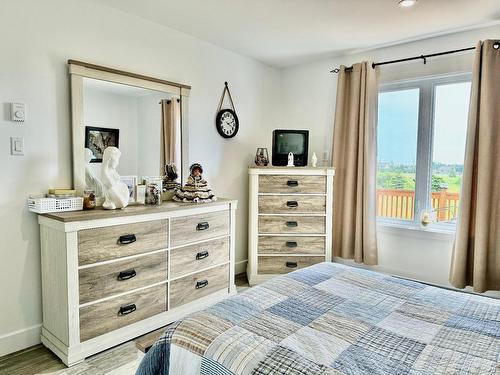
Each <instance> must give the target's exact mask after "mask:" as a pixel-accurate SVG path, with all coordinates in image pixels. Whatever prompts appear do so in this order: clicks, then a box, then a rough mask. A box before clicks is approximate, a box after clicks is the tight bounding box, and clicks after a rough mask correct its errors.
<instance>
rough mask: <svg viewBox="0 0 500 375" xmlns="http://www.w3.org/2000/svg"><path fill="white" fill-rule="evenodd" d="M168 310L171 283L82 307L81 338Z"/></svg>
mask: <svg viewBox="0 0 500 375" xmlns="http://www.w3.org/2000/svg"><path fill="white" fill-rule="evenodd" d="M166 310H167V285H166V284H162V285H159V286H155V287H152V288H147V289H144V290H141V291H139V292H135V293H131V294H127V295H124V296H120V297H116V298H112V299H110V300H107V301H103V302H99V303H96V304H93V305H90V306H86V307H82V308H80V341H86V340H89V339H91V338H94V337H97V336H99V335H102V334H104V333H107V332H111V331H113V330H115V329H118V328H121V327H125V326H127V325H129V324H132V323H135V322H138V321H140V320H143V319H146V318H149V317H151V316H153V315H156V314H159V313H161V312H164V311H166Z"/></svg>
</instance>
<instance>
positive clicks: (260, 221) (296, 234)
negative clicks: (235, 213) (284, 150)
mask: <svg viewBox="0 0 500 375" xmlns="http://www.w3.org/2000/svg"><path fill="white" fill-rule="evenodd" d="M248 173H249V184H250V186H249V217H248V231H249V232H248V266H247V276H248V281H249V283H250V285H254V284H257V283H259V282H261V281H264V280H267V279H269V278H271V277H273V276H276V275H278V274H283V273H287V272H290V271H294V270H296V269H299V268H303V267H307V266H310V265H312V264H315V263H319V262H324V261H331V248H332V203H333V177H334V174H335V170H334V169H333V168H309V167H296V168H288V167H265V168H249V170H248Z"/></svg>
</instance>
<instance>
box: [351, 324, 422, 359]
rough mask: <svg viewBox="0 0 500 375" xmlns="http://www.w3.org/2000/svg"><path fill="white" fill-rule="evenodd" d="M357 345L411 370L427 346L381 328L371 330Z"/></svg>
mask: <svg viewBox="0 0 500 375" xmlns="http://www.w3.org/2000/svg"><path fill="white" fill-rule="evenodd" d="M355 345H356V346H358V347H361V348H363V349H365V350H369V351H372V352H375V353H377V354H380V355H381V356H382V357H384V358H388V359H390V360H395V361H398V362H400V363H403V364H404V365H405V366H407V367H409V368H410V367H411V366H412V365H413V363H414V362H415V360H416V359H417V357H418V356H419V354H420V352H421V351H422V350H423V349H424V348H425V344H422V343H420V342H418V341H415V340H412V339H409V338H407V337H403V336H400V335H397V334H395V333H392V332H389V331H386V330H385V329H382V328H379V327H374V328H372V329H371V330H369V331H368V332H367V333H366V334H364V335H363V336H361V338H360V339H359V340H358V342H357V343H356V344H355Z"/></svg>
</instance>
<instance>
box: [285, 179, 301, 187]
mask: <svg viewBox="0 0 500 375" xmlns="http://www.w3.org/2000/svg"><path fill="white" fill-rule="evenodd" d="M286 184H287V185H288V186H289V187H297V186H299V181H296V180H288V181H287V182H286Z"/></svg>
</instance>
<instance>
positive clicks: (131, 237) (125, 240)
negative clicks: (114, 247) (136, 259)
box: [118, 234, 137, 245]
mask: <svg viewBox="0 0 500 375" xmlns="http://www.w3.org/2000/svg"><path fill="white" fill-rule="evenodd" d="M135 241H137V238H136V237H135V234H124V235H123V236H120V238H118V243H119V244H120V245H128V244H129V243H133V242H135Z"/></svg>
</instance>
